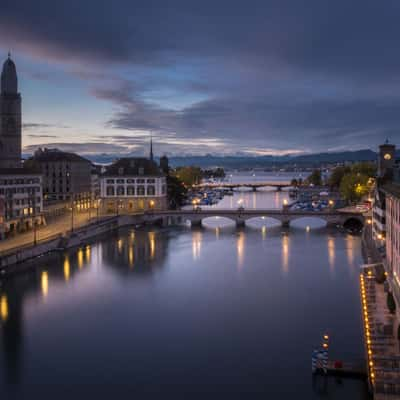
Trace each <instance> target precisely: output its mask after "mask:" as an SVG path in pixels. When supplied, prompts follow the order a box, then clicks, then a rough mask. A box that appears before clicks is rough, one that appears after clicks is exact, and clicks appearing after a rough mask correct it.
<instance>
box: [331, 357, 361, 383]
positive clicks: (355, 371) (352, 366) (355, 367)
mask: <svg viewBox="0 0 400 400" xmlns="http://www.w3.org/2000/svg"><path fill="white" fill-rule="evenodd" d="M365 365H366V363H365V360H364V361H334V360H328V365H327V375H331V376H340V377H343V378H345V377H346V378H355V379H366V378H367V370H366V367H365Z"/></svg>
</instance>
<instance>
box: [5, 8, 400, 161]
mask: <svg viewBox="0 0 400 400" xmlns="http://www.w3.org/2000/svg"><path fill="white" fill-rule="evenodd" d="M312 3H313V4H312V7H311V6H310V7H309V8H307V9H306V8H305V7H302V6H301V5H290V6H289V5H288V4H286V5H284V4H281V3H279V5H278V3H277V2H276V1H268V2H255V3H253V6H252V7H249V6H246V7H245V6H242V7H240V6H238V5H236V4H231V2H230V3H229V4H228V3H227V2H224V1H222V2H218V5H215V4H211V3H210V2H207V1H206V2H202V5H198V6H197V7H194V8H193V7H190V6H188V5H181V4H180V2H177V1H175V2H169V3H168V6H165V5H160V4H157V7H152V4H150V3H148V2H146V3H143V4H142V6H140V7H139V4H140V2H139V3H135V5H132V3H131V2H125V1H119V2H117V3H116V4H114V6H113V7H106V6H104V5H103V6H95V5H94V3H93V2H92V1H88V2H85V4H81V3H79V7H74V5H77V4H78V3H75V2H72V3H71V2H70V3H68V4H61V5H60V6H59V7H57V9H55V8H54V7H53V6H52V5H51V4H50V3H49V5H48V6H47V7H43V8H42V9H41V10H36V9H35V7H34V6H33V5H31V4H29V3H25V4H23V5H18V7H17V6H16V5H14V4H13V3H11V2H7V4H5V5H4V6H3V9H2V14H1V16H0V56H1V59H2V60H4V59H6V57H7V53H8V51H11V55H12V58H13V60H14V61H15V62H16V65H17V69H18V77H19V87H20V92H21V94H22V98H23V116H24V118H23V151H24V152H25V153H31V152H33V150H34V149H35V148H37V147H38V146H39V145H41V146H42V147H43V146H47V147H58V148H60V149H62V150H66V151H74V152H78V153H80V154H97V153H109V154H128V153H129V154H137V155H140V154H147V149H148V142H149V136H150V134H152V135H153V138H154V142H155V150H156V152H157V153H158V154H164V153H166V154H169V155H177V154H179V155H182V154H208V153H210V154H222V155H223V154H226V155H228V154H229V155H231V154H237V153H240V154H248V155H263V154H272V155H280V154H288V153H291V154H301V153H315V152H321V151H342V150H358V149H364V148H372V149H374V150H376V148H377V146H378V144H379V143H382V142H383V141H384V140H385V139H386V138H389V139H390V140H391V141H392V142H396V141H397V140H398V138H399V133H398V131H399V126H400V118H399V117H398V112H397V109H398V105H399V103H400V96H399V95H398V92H399V90H397V89H398V86H399V82H398V78H397V74H398V72H397V71H398V70H400V59H399V57H398V56H397V55H396V51H395V50H396V46H395V45H396V37H397V36H398V34H399V33H400V32H399V30H400V28H399V27H398V24H397V19H396V17H395V16H396V15H397V14H396V12H398V11H399V7H400V6H399V5H398V4H396V3H395V2H391V1H390V2H385V4H384V5H382V4H378V3H377V2H373V1H368V2H365V1H364V2H359V1H355V2H352V4H347V3H346V4H345V3H344V2H335V4H334V5H333V4H330V5H329V6H326V5H323V4H321V3H320V2H314V1H313V2H312ZM44 10H45V11H44ZM77 10H79V12H76V11H77ZM163 16H165V17H163ZM72 21H73V22H72ZM88 21H90V24H88ZM71 28H73V29H71Z"/></svg>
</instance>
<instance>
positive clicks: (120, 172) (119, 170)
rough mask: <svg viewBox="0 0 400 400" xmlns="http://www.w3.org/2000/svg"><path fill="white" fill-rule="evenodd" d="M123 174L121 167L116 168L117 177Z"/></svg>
mask: <svg viewBox="0 0 400 400" xmlns="http://www.w3.org/2000/svg"><path fill="white" fill-rule="evenodd" d="M123 174H124V168H123V167H119V168H118V175H123Z"/></svg>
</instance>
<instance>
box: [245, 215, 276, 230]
mask: <svg viewBox="0 0 400 400" xmlns="http://www.w3.org/2000/svg"><path fill="white" fill-rule="evenodd" d="M246 225H247V226H250V227H251V228H258V229H261V228H262V227H264V226H265V227H268V228H275V227H278V226H281V225H282V221H281V219H279V218H275V217H267V216H265V215H259V216H250V217H247V218H246Z"/></svg>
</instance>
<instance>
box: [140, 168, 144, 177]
mask: <svg viewBox="0 0 400 400" xmlns="http://www.w3.org/2000/svg"><path fill="white" fill-rule="evenodd" d="M139 175H144V168H143V167H139Z"/></svg>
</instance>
